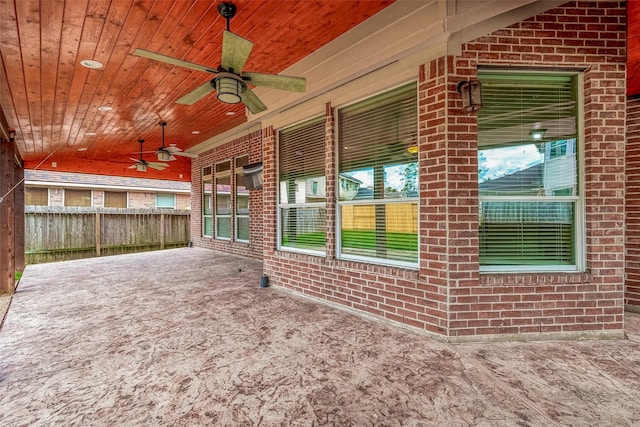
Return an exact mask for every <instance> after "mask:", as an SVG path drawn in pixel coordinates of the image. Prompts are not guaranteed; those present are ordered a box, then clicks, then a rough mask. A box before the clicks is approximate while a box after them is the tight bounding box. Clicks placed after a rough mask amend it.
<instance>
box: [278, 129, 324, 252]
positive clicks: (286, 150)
mask: <svg viewBox="0 0 640 427" xmlns="http://www.w3.org/2000/svg"><path fill="white" fill-rule="evenodd" d="M278 144H279V145H278V153H279V160H278V166H279V168H278V182H279V204H278V205H279V208H278V210H279V226H280V231H279V247H280V248H281V249H282V248H287V249H291V250H303V251H311V252H317V253H324V252H325V242H326V191H325V188H326V179H325V119H324V117H318V118H315V119H312V120H309V121H306V122H304V123H301V124H299V125H297V126H292V127H289V128H286V129H283V130H281V131H279V132H278Z"/></svg>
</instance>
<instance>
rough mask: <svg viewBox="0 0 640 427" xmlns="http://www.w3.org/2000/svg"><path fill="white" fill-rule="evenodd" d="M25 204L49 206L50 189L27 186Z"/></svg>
mask: <svg viewBox="0 0 640 427" xmlns="http://www.w3.org/2000/svg"><path fill="white" fill-rule="evenodd" d="M24 204H25V205H36V206H47V205H48V204H49V189H48V188H42V187H26V188H25V189H24Z"/></svg>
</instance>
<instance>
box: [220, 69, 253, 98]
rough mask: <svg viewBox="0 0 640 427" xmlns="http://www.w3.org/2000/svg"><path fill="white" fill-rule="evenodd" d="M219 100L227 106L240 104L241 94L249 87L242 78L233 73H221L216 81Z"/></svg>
mask: <svg viewBox="0 0 640 427" xmlns="http://www.w3.org/2000/svg"><path fill="white" fill-rule="evenodd" d="M214 83H215V88H216V92H217V98H218V99H219V100H220V101H221V102H224V103H225V104H238V103H239V102H241V101H242V98H241V97H240V94H241V93H242V92H244V91H245V89H246V88H247V86H246V85H245V83H244V82H243V81H242V79H241V78H239V77H236V76H235V75H234V74H231V73H220V74H219V75H218V77H216V78H215V79H214Z"/></svg>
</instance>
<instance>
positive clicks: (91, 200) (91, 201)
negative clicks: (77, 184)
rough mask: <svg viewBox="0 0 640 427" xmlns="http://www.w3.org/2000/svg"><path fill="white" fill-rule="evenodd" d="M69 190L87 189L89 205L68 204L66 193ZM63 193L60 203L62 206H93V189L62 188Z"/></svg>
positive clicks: (84, 189) (80, 189) (79, 189)
mask: <svg viewBox="0 0 640 427" xmlns="http://www.w3.org/2000/svg"><path fill="white" fill-rule="evenodd" d="M69 191H71V192H73V191H77V192H80V191H88V192H89V205H68V204H67V193H68V192H69ZM63 192H64V194H63V195H62V203H63V206H65V207H70V208H90V207H93V190H91V189H87V188H64V189H63Z"/></svg>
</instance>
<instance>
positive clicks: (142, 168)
mask: <svg viewBox="0 0 640 427" xmlns="http://www.w3.org/2000/svg"><path fill="white" fill-rule="evenodd" d="M138 142H139V143H140V158H139V159H134V158H133V157H130V159H131V160H133V161H134V162H135V163H134V164H132V165H131V166H129V167H128V169H136V170H137V171H138V172H146V171H147V167H150V168H151V169H157V170H159V171H161V170H164V168H166V167H167V166H169V165H168V164H166V163H161V162H147V161H146V160H144V159H143V158H142V144H143V143H144V139H139V140H138Z"/></svg>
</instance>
